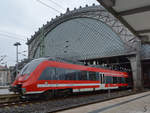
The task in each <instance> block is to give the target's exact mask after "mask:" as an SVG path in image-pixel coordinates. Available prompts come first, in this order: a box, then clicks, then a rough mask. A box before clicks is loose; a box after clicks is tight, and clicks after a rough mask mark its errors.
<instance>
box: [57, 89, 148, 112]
mask: <svg viewBox="0 0 150 113" xmlns="http://www.w3.org/2000/svg"><path fill="white" fill-rule="evenodd" d="M59 113H150V91H149V92H144V93H140V94H136V95H131V96H127V97H122V98H118V99H113V100H110V101H106V102H101V103H97V104H91V105H87V106H82V107H78V108H74V109H70V110H65V111H62V112H59Z"/></svg>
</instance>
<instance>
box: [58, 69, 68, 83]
mask: <svg viewBox="0 0 150 113" xmlns="http://www.w3.org/2000/svg"><path fill="white" fill-rule="evenodd" d="M65 74H66V70H65V69H63V68H56V76H57V77H58V80H65Z"/></svg>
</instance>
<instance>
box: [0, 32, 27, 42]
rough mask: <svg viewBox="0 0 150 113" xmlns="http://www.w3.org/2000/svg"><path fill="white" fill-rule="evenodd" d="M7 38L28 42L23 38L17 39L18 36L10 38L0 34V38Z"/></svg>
mask: <svg viewBox="0 0 150 113" xmlns="http://www.w3.org/2000/svg"><path fill="white" fill-rule="evenodd" d="M5 37H7V38H9V39H13V40H22V41H27V40H25V39H23V38H19V37H16V36H10V35H6V34H1V33H0V38H5Z"/></svg>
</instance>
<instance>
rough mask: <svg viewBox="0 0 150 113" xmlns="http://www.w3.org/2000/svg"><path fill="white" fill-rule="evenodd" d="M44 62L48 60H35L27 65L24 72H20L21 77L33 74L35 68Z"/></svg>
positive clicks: (23, 69)
mask: <svg viewBox="0 0 150 113" xmlns="http://www.w3.org/2000/svg"><path fill="white" fill-rule="evenodd" d="M44 60H47V59H46V58H39V59H35V60H32V61H31V62H29V63H27V64H26V65H25V66H24V67H23V68H22V70H21V71H20V74H19V75H25V74H28V75H29V74H30V73H31V72H33V71H34V70H35V68H36V67H37V66H38V65H39V64H40V63H41V62H43V61H44Z"/></svg>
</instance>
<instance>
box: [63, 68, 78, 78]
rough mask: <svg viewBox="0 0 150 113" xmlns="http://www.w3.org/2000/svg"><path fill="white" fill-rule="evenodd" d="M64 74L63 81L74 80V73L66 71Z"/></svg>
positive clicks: (73, 71)
mask: <svg viewBox="0 0 150 113" xmlns="http://www.w3.org/2000/svg"><path fill="white" fill-rule="evenodd" d="M66 71H67V72H66V74H65V80H76V71H75V70H70V69H67V70H66Z"/></svg>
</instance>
